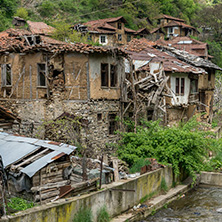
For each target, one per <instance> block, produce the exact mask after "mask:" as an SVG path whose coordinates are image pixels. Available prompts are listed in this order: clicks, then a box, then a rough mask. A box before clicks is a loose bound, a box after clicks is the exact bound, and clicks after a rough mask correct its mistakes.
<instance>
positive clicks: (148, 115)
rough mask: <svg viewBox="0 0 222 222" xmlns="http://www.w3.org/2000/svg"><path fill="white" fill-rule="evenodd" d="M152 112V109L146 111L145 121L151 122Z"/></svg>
mask: <svg viewBox="0 0 222 222" xmlns="http://www.w3.org/2000/svg"><path fill="white" fill-rule="evenodd" d="M153 112H154V110H153V109H152V110H151V109H148V110H147V121H151V120H152V118H153Z"/></svg>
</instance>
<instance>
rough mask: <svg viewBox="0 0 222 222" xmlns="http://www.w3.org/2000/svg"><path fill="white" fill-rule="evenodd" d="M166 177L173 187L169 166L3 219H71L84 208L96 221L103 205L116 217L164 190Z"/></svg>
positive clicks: (41, 221)
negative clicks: (89, 211)
mask: <svg viewBox="0 0 222 222" xmlns="http://www.w3.org/2000/svg"><path fill="white" fill-rule="evenodd" d="M163 180H164V181H165V184H166V186H167V187H172V184H173V172H172V168H171V167H169V166H167V167H165V168H161V169H158V170H155V171H152V172H148V173H146V174H143V175H141V176H139V177H137V178H133V179H128V180H123V181H119V182H117V183H112V184H109V185H107V186H105V187H103V189H102V190H100V191H97V192H93V193H90V194H86V195H82V196H80V197H72V198H67V199H61V200H58V201H55V202H53V203H49V204H46V205H42V206H36V207H33V208H31V209H28V210H25V211H22V212H18V213H17V214H16V215H14V216H8V218H6V219H4V220H0V221H13V222H30V221H31V222H48V221H50V222H60V221H61V222H66V221H67V222H71V221H72V220H73V217H74V215H75V214H76V213H77V212H78V210H79V209H80V208H81V207H84V208H87V207H88V208H90V209H91V210H92V213H93V218H94V221H96V217H97V213H98V210H99V209H100V208H101V207H103V206H106V208H107V210H108V213H109V214H110V216H111V217H115V216H117V215H120V214H122V213H123V212H126V211H127V210H129V209H131V208H132V207H133V206H135V205H137V204H139V202H140V201H141V199H143V198H146V197H147V196H151V195H152V194H154V193H158V192H159V191H161V181H163ZM160 202H161V201H160Z"/></svg>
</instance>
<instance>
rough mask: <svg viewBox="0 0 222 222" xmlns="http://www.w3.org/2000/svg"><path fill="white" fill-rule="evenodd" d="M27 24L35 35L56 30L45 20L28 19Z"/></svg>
mask: <svg viewBox="0 0 222 222" xmlns="http://www.w3.org/2000/svg"><path fill="white" fill-rule="evenodd" d="M27 24H28V26H29V30H30V32H31V33H32V34H35V35H50V34H52V33H53V32H54V31H55V28H53V27H52V26H49V25H47V24H46V23H44V22H32V21H27Z"/></svg>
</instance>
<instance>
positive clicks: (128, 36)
mask: <svg viewBox="0 0 222 222" xmlns="http://www.w3.org/2000/svg"><path fill="white" fill-rule="evenodd" d="M126 38H127V40H126V41H127V42H130V41H131V40H132V36H131V35H129V34H128V35H127V37H126Z"/></svg>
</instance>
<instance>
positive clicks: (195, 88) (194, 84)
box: [190, 79, 198, 93]
mask: <svg viewBox="0 0 222 222" xmlns="http://www.w3.org/2000/svg"><path fill="white" fill-rule="evenodd" d="M197 92H198V80H197V79H191V80H190V93H197Z"/></svg>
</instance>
